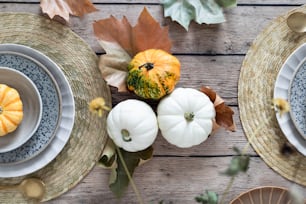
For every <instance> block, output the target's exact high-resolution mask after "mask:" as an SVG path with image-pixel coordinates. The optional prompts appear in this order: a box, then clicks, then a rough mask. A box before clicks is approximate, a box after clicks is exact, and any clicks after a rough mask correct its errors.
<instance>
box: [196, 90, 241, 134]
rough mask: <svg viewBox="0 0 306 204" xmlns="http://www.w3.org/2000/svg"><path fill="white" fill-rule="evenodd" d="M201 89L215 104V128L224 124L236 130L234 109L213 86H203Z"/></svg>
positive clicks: (231, 129)
mask: <svg viewBox="0 0 306 204" xmlns="http://www.w3.org/2000/svg"><path fill="white" fill-rule="evenodd" d="M201 91H202V92H203V93H204V94H206V95H207V96H208V97H209V99H210V100H211V102H212V103H213V104H214V106H215V110H216V118H215V122H216V124H214V130H215V129H217V128H218V127H219V126H222V127H224V128H226V129H227V130H230V131H236V125H235V122H234V120H233V115H234V111H233V110H232V109H231V108H230V107H229V106H227V105H225V103H224V100H223V99H222V98H221V97H220V96H219V95H218V94H217V93H216V92H215V91H214V90H213V89H211V88H209V87H202V88H201Z"/></svg>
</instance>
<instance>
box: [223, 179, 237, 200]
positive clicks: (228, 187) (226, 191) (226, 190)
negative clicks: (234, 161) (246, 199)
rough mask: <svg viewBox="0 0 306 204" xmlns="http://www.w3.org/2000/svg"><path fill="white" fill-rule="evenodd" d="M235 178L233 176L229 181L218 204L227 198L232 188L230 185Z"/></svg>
mask: <svg viewBox="0 0 306 204" xmlns="http://www.w3.org/2000/svg"><path fill="white" fill-rule="evenodd" d="M235 178H236V177H235V176H232V177H231V180H230V181H229V183H228V184H227V186H226V189H225V191H224V192H223V194H222V197H221V201H220V204H223V202H224V198H225V197H226V196H227V194H228V192H229V190H230V189H231V187H232V185H233V183H234V180H235Z"/></svg>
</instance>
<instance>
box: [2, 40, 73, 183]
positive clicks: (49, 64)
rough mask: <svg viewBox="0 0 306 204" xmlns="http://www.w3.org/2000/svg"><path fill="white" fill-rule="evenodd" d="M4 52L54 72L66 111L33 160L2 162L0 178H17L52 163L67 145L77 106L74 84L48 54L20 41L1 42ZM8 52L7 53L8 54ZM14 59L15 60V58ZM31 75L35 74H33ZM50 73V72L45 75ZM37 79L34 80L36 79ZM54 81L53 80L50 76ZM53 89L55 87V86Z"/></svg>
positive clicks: (62, 113) (63, 111)
mask: <svg viewBox="0 0 306 204" xmlns="http://www.w3.org/2000/svg"><path fill="white" fill-rule="evenodd" d="M0 53H6V54H12V53H14V54H15V55H14V56H16V55H18V56H22V57H24V58H27V59H30V60H33V62H34V63H37V65H38V66H43V67H44V68H46V69H47V71H49V72H50V74H51V75H49V76H52V77H53V78H54V80H55V82H56V84H57V85H58V87H59V93H60V97H59V98H60V100H61V107H62V111H61V113H60V115H61V118H60V121H59V124H58V127H57V129H56V131H55V132H56V133H55V136H54V138H53V139H52V140H51V142H50V143H49V144H48V145H47V146H46V147H45V149H44V150H43V151H41V152H39V154H37V155H36V156H35V157H32V158H30V159H27V160H24V161H20V162H17V163H16V162H15V163H7V164H5V165H0V177H2V178H8V177H17V176H24V175H27V174H30V173H33V172H35V171H37V170H39V169H41V168H43V167H44V166H46V165H47V164H48V163H49V162H51V161H52V160H53V159H54V158H55V157H56V156H57V155H58V154H59V153H60V152H61V150H62V149H63V148H64V146H65V144H66V143H67V142H68V139H69V137H70V134H71V131H72V128H73V124H74V115H75V105H74V99H73V94H72V90H71V88H70V85H69V83H68V81H67V79H66V77H65V75H64V73H63V72H62V71H61V69H60V68H59V67H58V66H57V65H56V64H55V63H54V62H53V61H52V60H51V59H49V58H48V57H47V56H45V55H44V54H42V53H40V52H38V51H37V50H34V49H32V48H30V47H26V46H22V45H16V44H1V45H0ZM6 54H4V55H6ZM13 61H14V60H13ZM30 75H31V74H30ZM44 76H46V75H44ZM32 80H33V79H32ZM49 80H50V79H49ZM52 90H53V89H52Z"/></svg>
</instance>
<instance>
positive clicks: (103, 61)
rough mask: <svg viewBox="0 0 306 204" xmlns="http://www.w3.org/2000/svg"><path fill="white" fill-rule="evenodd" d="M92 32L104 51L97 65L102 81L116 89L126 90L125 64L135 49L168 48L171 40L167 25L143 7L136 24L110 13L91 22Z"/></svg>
mask: <svg viewBox="0 0 306 204" xmlns="http://www.w3.org/2000/svg"><path fill="white" fill-rule="evenodd" d="M93 28H94V34H95V35H96V37H97V38H98V41H99V43H100V45H101V46H102V48H103V49H104V50H105V52H106V54H105V55H102V56H101V58H100V63H99V67H100V70H101V72H102V76H103V78H104V79H105V81H106V82H107V83H108V84H109V85H111V86H114V87H117V88H118V91H126V90H127V89H126V76H127V73H128V69H127V66H128V64H129V62H130V61H131V58H132V57H134V56H135V55H136V54H137V53H138V52H141V51H144V50H147V49H151V48H155V49H162V50H165V51H167V52H170V49H171V41H170V39H169V37H168V27H161V26H160V25H159V23H158V22H157V21H156V20H155V19H154V18H153V17H152V16H151V15H150V13H149V12H148V10H147V9H146V8H144V9H143V11H142V12H141V14H140V16H139V17H138V22H137V24H136V26H134V27H133V26H131V24H130V23H129V22H128V20H127V18H126V17H123V18H122V20H118V19H116V18H115V17H113V16H111V17H109V18H106V19H102V20H99V21H96V22H95V23H94V24H93Z"/></svg>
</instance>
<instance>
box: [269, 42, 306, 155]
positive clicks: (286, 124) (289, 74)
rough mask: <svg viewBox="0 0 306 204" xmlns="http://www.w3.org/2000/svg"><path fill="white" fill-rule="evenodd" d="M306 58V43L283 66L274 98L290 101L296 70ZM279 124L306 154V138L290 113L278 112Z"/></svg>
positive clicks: (293, 143) (276, 82)
mask: <svg viewBox="0 0 306 204" xmlns="http://www.w3.org/2000/svg"><path fill="white" fill-rule="evenodd" d="M305 60H306V44H303V45H301V46H300V47H299V48H297V49H296V50H295V51H294V52H293V53H292V54H291V55H290V56H289V57H288V59H287V60H286V62H285V63H284V64H283V66H282V67H281V69H280V71H279V73H278V75H277V78H276V81H275V87H274V96H273V97H274V98H283V99H285V100H288V101H289V99H288V98H289V87H290V84H291V81H292V79H293V78H294V76H295V75H294V74H295V72H296V70H297V69H298V68H299V67H300V66H301V64H302V63H304V62H305ZM276 118H277V121H278V123H279V126H280V128H281V130H282V132H283V133H284V135H285V136H286V138H287V139H288V141H289V142H290V143H291V144H292V145H293V146H294V147H295V148H296V149H297V150H298V151H299V152H301V153H302V154H303V155H305V156H306V139H304V138H303V136H302V135H301V134H300V133H299V131H298V130H297V128H296V127H295V124H294V123H293V120H292V118H291V116H290V113H285V114H283V115H282V117H280V116H279V114H276Z"/></svg>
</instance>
